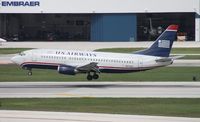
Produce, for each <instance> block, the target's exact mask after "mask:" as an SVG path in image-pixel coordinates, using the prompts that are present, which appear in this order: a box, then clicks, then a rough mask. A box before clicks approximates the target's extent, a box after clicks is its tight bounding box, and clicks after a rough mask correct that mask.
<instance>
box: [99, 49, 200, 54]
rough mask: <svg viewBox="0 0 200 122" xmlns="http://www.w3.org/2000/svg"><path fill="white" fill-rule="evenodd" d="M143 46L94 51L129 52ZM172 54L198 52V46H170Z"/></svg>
mask: <svg viewBox="0 0 200 122" xmlns="http://www.w3.org/2000/svg"><path fill="white" fill-rule="evenodd" d="M143 49H145V48H102V49H97V50H96V51H101V52H102V51H103V52H118V53H130V52H135V51H139V50H143ZM171 53H172V54H173V53H174V54H200V48H172V52H171Z"/></svg>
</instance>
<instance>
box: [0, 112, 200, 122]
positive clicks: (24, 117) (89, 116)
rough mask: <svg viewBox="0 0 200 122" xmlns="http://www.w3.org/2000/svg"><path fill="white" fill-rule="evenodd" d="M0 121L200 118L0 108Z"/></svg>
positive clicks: (192, 121)
mask: <svg viewBox="0 0 200 122" xmlns="http://www.w3.org/2000/svg"><path fill="white" fill-rule="evenodd" d="M0 122H200V118H186V117H163V116H144V115H120V114H97V113H73V112H42V111H40V112H38V111H8V110H0Z"/></svg>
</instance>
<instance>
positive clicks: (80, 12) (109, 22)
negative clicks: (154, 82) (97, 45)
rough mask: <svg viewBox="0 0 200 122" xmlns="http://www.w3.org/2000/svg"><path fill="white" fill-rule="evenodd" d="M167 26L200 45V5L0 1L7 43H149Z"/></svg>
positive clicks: (169, 0) (197, 1)
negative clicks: (177, 28) (170, 25)
mask: <svg viewBox="0 0 200 122" xmlns="http://www.w3.org/2000/svg"><path fill="white" fill-rule="evenodd" d="M169 24H178V25H179V26H180V29H179V32H178V36H181V37H184V39H183V40H185V41H200V0H181V1H180V0H123V1H122V0H106V1H104V0H59V1H54V0H1V1H0V36H1V37H5V38H7V39H8V40H11V41H18V40H20V41H36V40H37V41H40V40H42V41H45V40H52V41H148V40H154V39H155V38H156V37H157V36H158V35H159V34H160V33H162V31H163V30H164V29H165V28H166V27H167V26H168V25H169Z"/></svg>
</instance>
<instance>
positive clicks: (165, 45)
mask: <svg viewBox="0 0 200 122" xmlns="http://www.w3.org/2000/svg"><path fill="white" fill-rule="evenodd" d="M158 47H160V48H170V40H159V41H158Z"/></svg>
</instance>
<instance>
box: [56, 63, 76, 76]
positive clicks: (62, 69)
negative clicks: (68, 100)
mask: <svg viewBox="0 0 200 122" xmlns="http://www.w3.org/2000/svg"><path fill="white" fill-rule="evenodd" d="M58 72H59V73H60V74H65V75H75V74H76V73H77V72H76V69H75V67H72V66H67V65H60V66H58Z"/></svg>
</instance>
